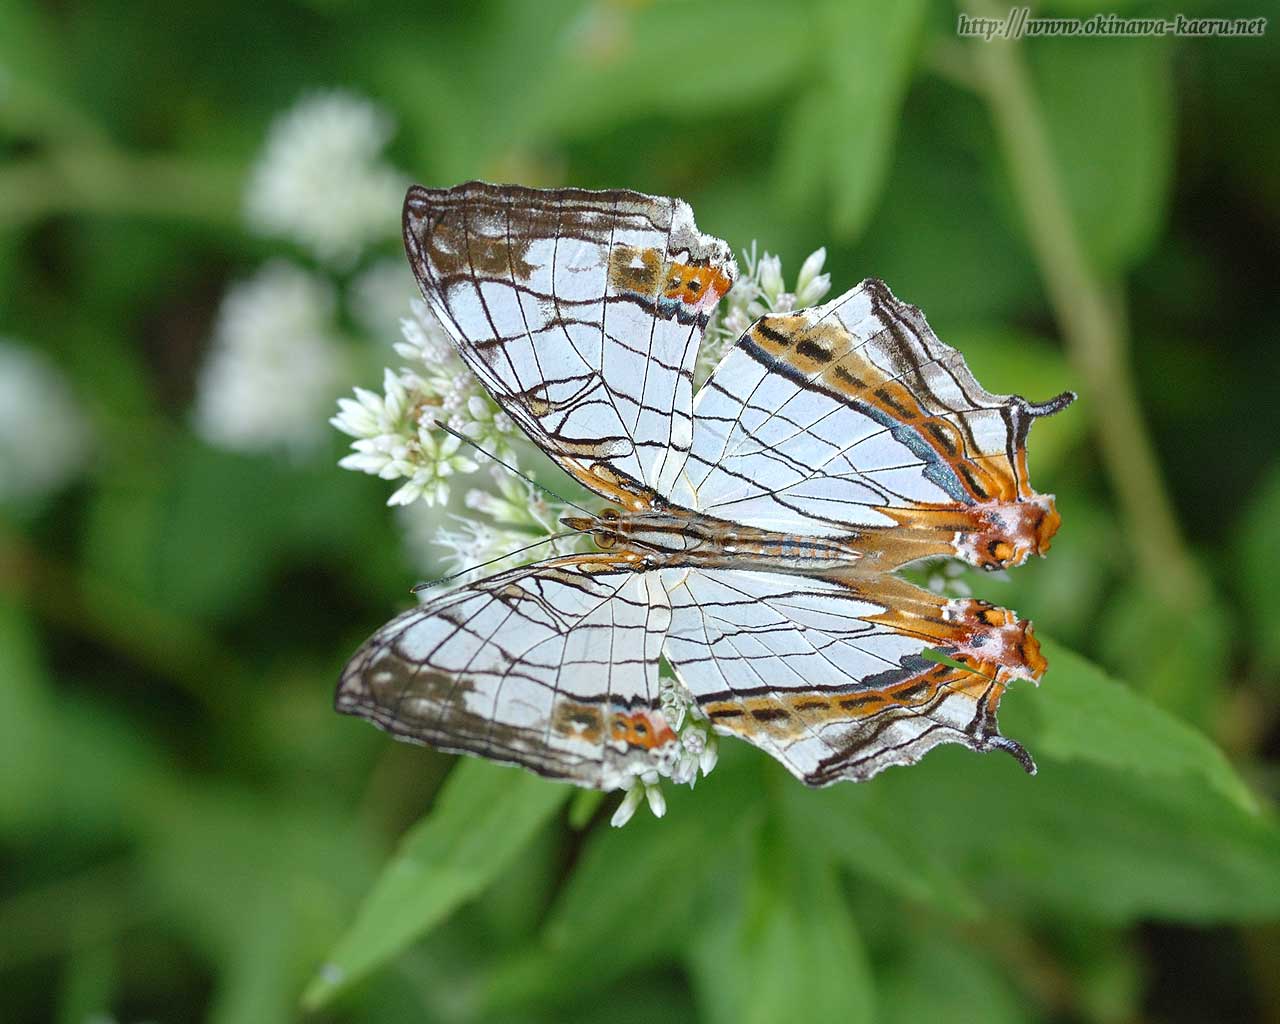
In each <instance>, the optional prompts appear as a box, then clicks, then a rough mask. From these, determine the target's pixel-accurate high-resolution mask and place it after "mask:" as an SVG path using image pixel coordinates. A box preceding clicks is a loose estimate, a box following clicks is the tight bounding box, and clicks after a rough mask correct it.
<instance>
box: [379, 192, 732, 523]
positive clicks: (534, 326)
mask: <svg viewBox="0 0 1280 1024" xmlns="http://www.w3.org/2000/svg"><path fill="white" fill-rule="evenodd" d="M404 239H405V248H406V251H407V252H408V255H409V262H410V264H411V265H412V267H413V270H414V273H415V274H416V276H417V278H418V283H419V285H420V286H421V288H422V293H423V295H424V296H425V297H426V300H427V302H428V303H429V304H430V306H431V308H432V310H433V311H434V312H435V314H436V315H437V316H438V317H439V319H440V320H441V322H442V323H443V324H444V325H445V327H446V328H447V329H448V331H449V332H450V334H451V335H452V336H453V339H454V341H455V342H456V344H457V346H458V350H459V351H460V352H461V354H462V357H463V358H464V359H465V360H466V361H467V364H468V365H469V366H470V367H471V368H472V369H473V370H474V371H475V372H476V374H477V376H479V378H480V380H481V381H482V382H483V383H484V385H485V386H486V387H487V388H488V390H489V391H490V393H491V394H492V395H493V396H494V398H495V399H496V400H497V401H498V403H499V404H500V405H501V406H502V407H503V409H505V410H506V412H507V413H508V414H509V415H510V416H511V417H512V418H513V419H514V420H515V421H516V422H517V423H519V424H520V426H521V427H522V428H523V429H524V430H525V432H526V433H528V434H529V436H530V437H531V438H533V440H534V441H536V442H537V443H538V444H539V445H540V446H541V447H543V448H544V449H545V450H546V451H547V452H548V453H550V454H551V455H552V456H553V457H554V458H556V459H557V460H558V461H559V462H560V463H561V464H562V465H563V466H564V467H565V468H566V469H567V470H569V471H570V472H571V473H573V474H574V475H575V476H577V477H578V478H579V479H580V480H581V481H582V482H583V483H584V484H585V485H586V486H588V487H590V488H592V489H593V490H595V491H596V492H597V493H599V494H602V495H604V496H605V497H607V498H609V499H610V500H613V501H616V502H618V503H619V504H621V505H624V506H625V507H639V506H640V505H642V504H644V503H647V501H648V496H649V494H650V493H651V492H652V491H654V490H657V491H658V492H660V493H664V492H666V491H667V490H668V489H669V488H670V486H671V483H672V481H674V479H675V477H676V475H677V474H678V473H679V471H680V469H681V468H682V467H683V465H684V460H685V453H686V452H687V451H688V448H689V443H690V440H691V437H692V405H693V366H694V363H695V361H696V358H697V350H698V344H699V342H700V341H701V339H702V333H703V330H704V328H705V327H706V324H707V319H708V317H709V316H710V313H711V311H712V309H714V307H715V305H716V302H717V301H718V300H719V298H720V296H721V295H723V294H724V293H725V292H726V291H728V290H729V288H730V286H731V285H732V283H733V279H734V276H735V274H736V272H737V268H736V265H735V263H734V261H733V257H732V255H731V254H730V253H729V250H728V247H727V246H726V245H725V243H723V242H721V241H719V240H718V239H715V238H711V237H709V236H706V235H702V234H700V233H699V232H698V230H697V228H696V227H695V225H694V222H693V214H692V212H691V211H690V209H689V207H688V205H687V204H686V203H684V202H683V201H681V200H678V199H668V198H662V197H656V196H647V195H642V194H641V193H638V192H629V191H612V192H588V191H584V190H581V189H555V190H541V189H527V188H520V187H518V186H509V185H506V186H495V185H487V184H484V183H482V182H470V183H468V184H465V185H459V186H457V187H456V188H451V189H426V188H422V187H420V186H414V187H413V188H411V189H410V190H409V194H408V196H407V197H406V199H405V207H404Z"/></svg>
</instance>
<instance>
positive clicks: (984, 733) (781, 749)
mask: <svg viewBox="0 0 1280 1024" xmlns="http://www.w3.org/2000/svg"><path fill="white" fill-rule="evenodd" d="M663 576H664V580H665V582H666V585H667V589H668V593H669V596H670V600H671V606H672V621H671V628H670V631H669V632H668V634H667V639H666V643H665V645H664V653H665V654H666V656H667V659H668V660H669V661H670V662H671V664H672V665H673V666H674V668H675V670H676V673H677V675H678V676H679V678H680V680H681V681H682V682H683V684H684V685H685V686H686V687H687V688H688V690H689V691H690V693H691V694H692V696H693V698H694V700H695V701H696V702H697V703H698V705H699V706H700V707H701V709H702V710H703V712H704V713H706V715H707V716H708V717H709V718H710V720H711V724H712V726H713V727H714V728H715V729H716V730H717V731H718V732H721V733H724V734H728V735H734V736H738V737H740V738H742V739H745V740H747V741H749V742H751V743H753V744H755V745H756V746H758V747H760V748H761V749H762V750H764V751H766V752H767V753H769V754H771V755H772V756H773V757H775V758H777V759H778V760H779V761H781V762H782V763H783V764H784V765H785V766H786V767H787V769H788V770H789V771H790V772H791V773H792V774H793V775H795V776H796V777H797V778H799V779H801V780H802V781H804V782H806V783H807V784H809V785H811V786H824V785H827V784H829V783H832V782H836V781H839V780H841V779H850V780H855V781H857V780H864V779H868V778H870V777H871V776H872V775H874V774H876V773H877V772H879V771H881V770H882V769H884V768H887V767H889V766H891V765H896V764H912V763H914V762H916V761H918V760H919V759H920V758H921V757H922V756H923V755H924V754H925V753H926V752H927V751H928V750H930V749H932V748H933V747H934V746H937V745H938V744H940V743H961V744H963V745H965V746H967V747H969V748H971V749H973V750H993V749H1003V750H1008V751H1010V752H1011V753H1013V754H1015V756H1017V757H1018V759H1019V760H1020V761H1021V762H1022V764H1023V766H1024V767H1026V768H1027V769H1028V770H1029V771H1034V765H1033V763H1032V761H1031V758H1030V756H1029V755H1027V753H1026V752H1025V751H1024V750H1022V748H1021V747H1019V746H1018V745H1017V744H1016V743H1014V742H1013V741H1011V740H1009V739H1007V738H1005V737H1003V736H1001V735H1000V733H999V730H998V729H997V726H996V709H997V707H998V705H999V702H1000V697H1001V695H1002V694H1003V692H1004V689H1005V686H1006V685H1007V683H1008V682H1009V681H1010V680H1012V679H1015V678H1024V679H1031V680H1038V679H1039V678H1040V676H1041V675H1042V674H1043V672H1044V668H1045V663H1044V659H1043V658H1042V657H1041V656H1040V652H1039V645H1038V644H1037V643H1036V641H1035V638H1034V637H1033V636H1032V635H1031V632H1030V627H1029V626H1028V624H1027V623H1025V622H1020V621H1018V620H1017V619H1016V618H1015V617H1014V616H1013V615H1012V614H1011V613H1009V612H1007V611H1005V610H1003V609H1000V608H995V607H993V606H991V605H987V604H985V603H983V602H980V601H973V600H967V599H966V600H954V599H947V598H943V597H940V596H938V595H935V594H932V593H930V592H928V591H925V590H921V589H919V588H918V587H915V586H913V585H912V584H909V583H907V582H905V581H903V580H899V579H896V578H894V577H884V578H879V579H865V578H863V579H859V578H856V577H853V578H849V579H847V580H834V579H810V578H807V577H803V576H794V575H783V574H781V573H773V572H747V571H742V570H737V569H707V570H703V569H692V570H687V569H670V570H665V571H664V573H663ZM926 649H933V650H936V651H938V652H940V653H941V654H942V655H944V657H945V658H946V659H947V660H949V661H951V662H954V663H955V664H945V663H940V662H938V661H936V660H931V659H930V658H929V657H927V656H926V655H925V651H926ZM958 665H965V666H967V667H966V668H960V667H957V666H958Z"/></svg>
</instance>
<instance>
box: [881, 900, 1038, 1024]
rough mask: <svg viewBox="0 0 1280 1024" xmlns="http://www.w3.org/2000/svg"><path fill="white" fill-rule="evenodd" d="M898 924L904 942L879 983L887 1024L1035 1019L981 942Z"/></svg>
mask: <svg viewBox="0 0 1280 1024" xmlns="http://www.w3.org/2000/svg"><path fill="white" fill-rule="evenodd" d="M895 923H896V924H897V925H898V927H899V928H901V929H902V934H901V935H900V936H898V937H899V938H900V942H899V943H898V944H897V948H896V949H894V950H893V952H892V954H891V955H890V956H889V957H888V958H887V962H886V963H884V964H883V966H882V967H881V969H880V971H879V972H878V974H877V978H876V980H877V983H878V990H879V999H878V1003H879V1006H880V1017H879V1020H880V1022H881V1024H917V1022H919V1021H931V1020H935V1021H943V1020H945V1021H947V1022H948V1024H1022V1022H1024V1021H1025V1022H1028V1024H1029V1022H1031V1021H1032V1020H1034V1019H1035V1018H1034V1017H1032V1015H1031V1013H1030V1010H1029V1008H1028V1007H1027V1006H1026V1004H1025V1001H1024V1000H1022V999H1020V998H1019V996H1018V993H1017V991H1016V990H1015V989H1014V987H1013V986H1012V985H1011V984H1010V983H1009V980H1008V979H1007V978H1005V977H1003V976H1002V975H1001V973H1000V971H999V970H997V969H996V967H995V965H994V964H992V963H991V962H990V961H989V960H988V959H987V958H986V957H985V956H984V955H983V954H984V953H985V952H986V951H985V950H984V949H983V948H982V947H981V946H980V945H979V944H978V943H971V942H966V941H964V939H963V938H962V937H960V936H948V935H946V934H945V933H941V934H940V933H939V931H938V930H937V929H936V928H928V927H921V926H920V925H919V924H918V923H915V922H903V921H901V920H898V921H897V922H895ZM904 925H905V927H903V926H904Z"/></svg>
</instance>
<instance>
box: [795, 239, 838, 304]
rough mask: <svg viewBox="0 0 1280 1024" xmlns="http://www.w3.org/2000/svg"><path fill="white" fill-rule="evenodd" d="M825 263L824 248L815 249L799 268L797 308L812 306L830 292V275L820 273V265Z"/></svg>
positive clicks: (796, 296) (825, 251)
mask: <svg viewBox="0 0 1280 1024" xmlns="http://www.w3.org/2000/svg"><path fill="white" fill-rule="evenodd" d="M826 262H827V248H826V246H823V247H822V248H820V249H815V250H814V251H813V252H811V253H810V254H809V255H808V257H807V258H806V259H805V261H804V264H803V265H802V266H801V267H800V275H799V276H798V277H797V278H796V292H795V300H796V307H797V308H801V309H802V308H804V307H805V306H812V305H813V304H814V303H815V302H817V301H818V300H819V299H821V298H822V297H823V296H824V295H826V294H827V292H829V291H830V290H831V275H830V274H824V273H823V272H822V265H823V264H824V263H826Z"/></svg>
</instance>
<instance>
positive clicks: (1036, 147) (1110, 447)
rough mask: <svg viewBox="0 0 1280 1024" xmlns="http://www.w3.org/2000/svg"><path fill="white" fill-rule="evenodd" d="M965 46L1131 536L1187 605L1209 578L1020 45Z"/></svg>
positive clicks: (987, 13)
mask: <svg viewBox="0 0 1280 1024" xmlns="http://www.w3.org/2000/svg"><path fill="white" fill-rule="evenodd" d="M968 6H969V7H970V8H971V9H972V10H973V11H974V13H975V14H978V15H981V16H984V17H999V16H1001V13H1002V12H997V11H996V9H995V7H994V6H993V5H992V4H991V3H990V2H989V0H969V2H968ZM971 52H972V55H973V65H974V70H975V71H976V73H977V81H978V83H979V87H980V92H981V95H982V96H983V97H984V99H985V102H986V104H987V106H988V107H989V109H990V112H991V116H992V119H993V120H994V122H995V129H996V133H997V135H998V137H999V140H1000V145H1001V148H1002V150H1003V154H1004V159H1005V162H1006V164H1007V166H1008V169H1009V173H1010V177H1011V178H1012V181H1013V189H1014V193H1015V197H1016V199H1017V202H1018V206H1019V209H1020V210H1021V213H1022V217H1023V221H1024V223H1025V225H1026V231H1027V235H1028V240H1029V241H1030V244H1031V248H1032V251H1033V253H1034V255H1035V258H1036V261H1037V263H1038V265H1039V268H1040V274H1041V276H1042V277H1043V279H1044V283H1045V288H1046V290H1047V291H1048V294H1049V301H1050V303H1051V305H1052V307H1053V310H1054V314H1055V316H1056V318H1057V320H1058V323H1059V325H1060V327H1061V329H1062V333H1063V338H1064V340H1065V343H1066V347H1067V353H1068V356H1069V358H1070V359H1071V361H1072V364H1073V366H1074V368H1075V371H1076V373H1077V374H1078V375H1079V377H1080V379H1081V381H1082V383H1083V387H1084V389H1085V391H1086V394H1087V397H1088V402H1089V409H1090V410H1091V411H1092V414H1093V416H1094V420H1095V427H1096V429H1097V435H1098V447H1099V450H1100V452H1101V454H1102V459H1103V462H1104V464H1105V465H1106V468H1107V471H1108V473H1109V474H1110V477H1111V485H1112V488H1113V489H1114V491H1115V493H1116V496H1117V498H1118V500H1119V502H1120V505H1121V509H1122V512H1123V514H1124V517H1125V519H1126V520H1127V523H1128V529H1127V531H1126V533H1127V539H1128V540H1129V541H1130V542H1131V543H1132V545H1133V548H1134V555H1135V557H1136V559H1137V562H1138V566H1139V569H1140V571H1141V572H1142V574H1143V576H1144V578H1145V580H1146V583H1147V586H1148V587H1149V588H1150V590H1151V592H1152V593H1154V594H1156V595H1158V596H1160V597H1162V598H1163V599H1164V600H1165V602H1166V603H1167V604H1168V605H1169V606H1170V608H1171V609H1174V610H1177V611H1180V612H1189V611H1192V610H1194V609H1195V608H1196V607H1197V606H1199V605H1200V604H1201V603H1203V601H1204V600H1205V599H1206V598H1207V586H1206V582H1205V580H1204V578H1203V576H1202V575H1201V572H1200V569H1199V567H1198V566H1197V565H1196V563H1195V561H1194V560H1193V558H1192V557H1191V553H1190V551H1189V550H1188V548H1187V546H1186V542H1185V540H1184V539H1183V537H1182V534H1181V531H1180V529H1179V526H1178V521H1177V517H1176V515H1175V513H1174V509H1173V503H1172V501H1171V500H1170V498H1169V494H1168V491H1167V490H1166V488H1165V484H1164V480H1163V478H1162V476H1161V472H1160V468H1159V463H1158V460H1157V458H1156V452H1155V448H1154V445H1153V444H1152V441H1151V436H1150V434H1149V432H1148V430H1147V426H1146V423H1145V422H1144V420H1143V417H1142V412H1141V410H1140V408H1139V406H1138V399H1137V393H1136V391H1135V388H1134V380H1133V372H1132V368H1131V365H1130V357H1129V338H1128V336H1127V332H1126V328H1125V325H1124V322H1123V318H1122V316H1121V314H1120V310H1119V308H1118V304H1117V303H1116V302H1114V301H1112V300H1111V298H1110V296H1109V289H1108V286H1107V284H1106V283H1105V282H1104V281H1103V280H1102V278H1101V277H1100V276H1099V275H1098V274H1097V272H1096V271H1095V270H1094V268H1093V267H1092V266H1091V265H1090V264H1089V260H1088V258H1087V256H1086V255H1085V251H1084V247H1083V245H1082V243H1081V239H1080V236H1079V233H1078V231H1077V228H1076V225H1075V223H1074V222H1073V220H1072V217H1071V213H1070V211H1069V210H1068V208H1067V205H1066V201H1065V198H1064V196H1065V192H1064V191H1063V188H1062V181H1061V175H1060V173H1059V169H1058V166H1057V164H1056V162H1055V160H1054V157H1053V152H1052V149H1051V147H1050V143H1049V138H1048V134H1047V132H1046V129H1045V125H1044V120H1043V117H1042V116H1041V113H1040V110H1039V108H1038V107H1037V104H1036V100H1035V95H1034V92H1033V89H1032V85H1031V81H1030V76H1029V75H1028V72H1027V68H1026V65H1025V63H1024V62H1023V60H1022V57H1021V53H1020V51H1019V49H1018V44H1017V43H1016V42H1013V41H1005V40H1001V39H993V40H991V41H990V42H976V43H974V44H973V45H972V47H971Z"/></svg>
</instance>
